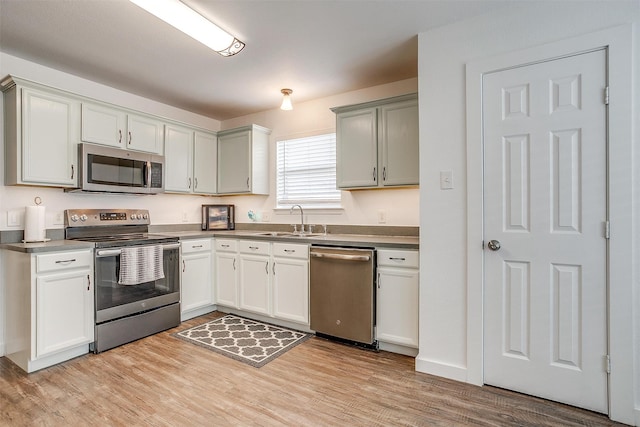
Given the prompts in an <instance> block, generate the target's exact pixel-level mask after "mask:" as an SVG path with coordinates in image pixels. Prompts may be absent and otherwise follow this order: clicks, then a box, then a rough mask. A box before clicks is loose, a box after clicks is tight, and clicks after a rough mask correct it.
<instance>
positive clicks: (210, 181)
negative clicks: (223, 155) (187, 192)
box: [193, 131, 218, 194]
mask: <svg viewBox="0 0 640 427" xmlns="http://www.w3.org/2000/svg"><path fill="white" fill-rule="evenodd" d="M194 137H195V140H194V148H193V192H194V193H197V194H215V193H216V191H217V188H218V186H217V182H216V181H217V172H218V138H217V137H216V135H214V134H210V133H204V132H198V131H196V132H195V134H194Z"/></svg>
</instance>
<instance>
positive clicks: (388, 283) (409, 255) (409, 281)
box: [376, 249, 419, 355]
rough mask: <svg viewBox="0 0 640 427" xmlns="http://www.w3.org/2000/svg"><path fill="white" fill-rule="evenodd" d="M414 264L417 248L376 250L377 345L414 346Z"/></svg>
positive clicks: (416, 264)
mask: <svg viewBox="0 0 640 427" xmlns="http://www.w3.org/2000/svg"><path fill="white" fill-rule="evenodd" d="M418 268H419V255H418V251H411V250H387V249H385V250H379V251H378V280H377V282H378V289H377V297H376V302H377V304H376V306H377V316H376V319H377V322H376V323H377V324H376V339H377V340H378V341H379V342H380V343H381V345H380V347H381V348H384V345H383V344H384V343H389V344H392V345H396V346H403V347H408V348H411V349H417V348H418V289H419V269H418ZM396 350H397V349H396ZM410 353H413V352H410ZM413 355H415V354H413Z"/></svg>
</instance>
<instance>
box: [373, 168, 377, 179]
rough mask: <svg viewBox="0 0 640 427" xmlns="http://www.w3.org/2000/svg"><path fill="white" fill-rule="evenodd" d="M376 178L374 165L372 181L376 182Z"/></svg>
mask: <svg viewBox="0 0 640 427" xmlns="http://www.w3.org/2000/svg"><path fill="white" fill-rule="evenodd" d="M376 178H377V176H376V167H375V166H374V167H373V182H376Z"/></svg>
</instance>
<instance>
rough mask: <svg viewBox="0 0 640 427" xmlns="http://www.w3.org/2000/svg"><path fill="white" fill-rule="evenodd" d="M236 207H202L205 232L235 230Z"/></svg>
mask: <svg viewBox="0 0 640 427" xmlns="http://www.w3.org/2000/svg"><path fill="white" fill-rule="evenodd" d="M235 211H236V209H235V206H234V205H202V229H203V230H235V228H236V220H235Z"/></svg>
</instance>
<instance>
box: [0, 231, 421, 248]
mask: <svg viewBox="0 0 640 427" xmlns="http://www.w3.org/2000/svg"><path fill="white" fill-rule="evenodd" d="M155 232H158V233H161V234H166V235H167V236H172V237H178V238H180V240H189V239H203V238H212V237H216V238H229V239H249V240H269V241H278V242H286V243H306V244H314V245H322V246H357V247H374V248H376V249H387V248H388V249H418V248H419V239H418V237H417V236H390V235H369V234H339V233H336V234H332V233H329V234H326V235H324V234H322V233H317V234H316V233H314V234H313V235H307V236H297V235H295V236H293V235H287V234H288V233H285V235H282V233H280V235H273V234H271V233H272V232H270V231H259V230H230V231H227V230H221V231H202V230H181V231H169V230H162V231H159V230H157V231H155ZM276 233H277V232H276ZM93 247H94V244H93V243H91V242H81V241H77V240H51V241H49V242H37V243H4V244H2V245H0V248H1V249H7V250H10V251H17V252H24V253H40V252H54V251H70V250H77V249H91V248H93Z"/></svg>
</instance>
